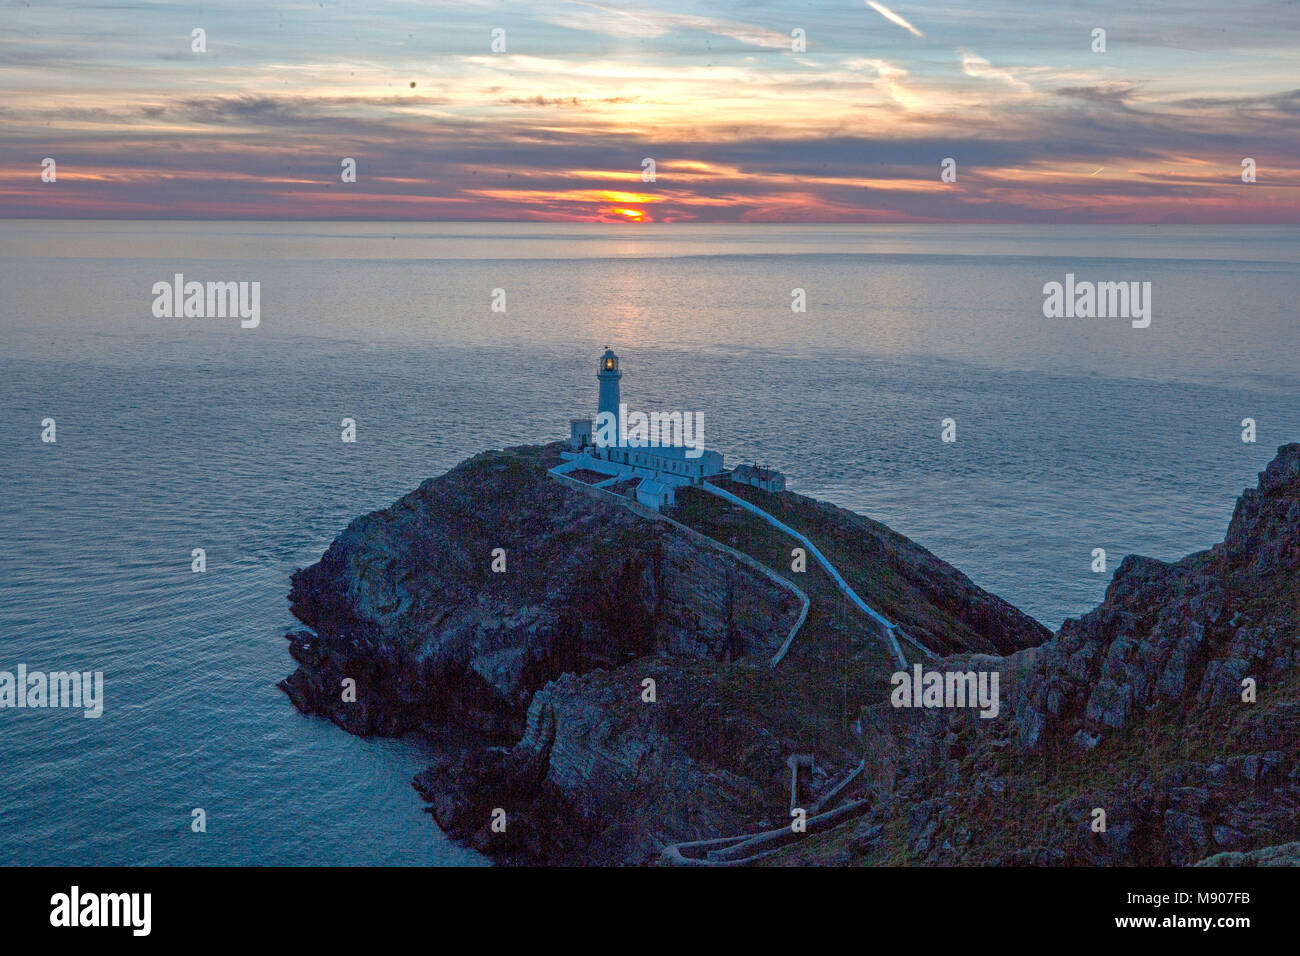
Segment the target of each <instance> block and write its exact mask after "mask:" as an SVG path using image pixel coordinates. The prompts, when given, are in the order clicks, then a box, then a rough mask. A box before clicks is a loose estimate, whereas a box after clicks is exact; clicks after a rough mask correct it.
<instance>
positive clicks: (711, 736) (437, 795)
mask: <svg viewBox="0 0 1300 956" xmlns="http://www.w3.org/2000/svg"><path fill="white" fill-rule="evenodd" d="M719 666H722V665H717V664H712V663H709V662H699V663H698V664H694V665H689V666H685V667H683V666H680V665H679V664H678V663H677V662H671V663H670V662H668V661H666V660H658V661H644V662H640V665H639V666H629V667H625V668H620V669H618V670H612V671H610V670H598V671H593V672H590V673H588V674H585V675H583V676H581V677H579V676H577V675H575V674H565V675H563V676H562V677H560V678H559V679H557V680H555V681H552V682H551V683H549V684H547V685H546V686H545V687H544V688H542V689H541V690H539V691H538V692H537V693H536V694H535V695H534V697H533V700H532V704H531V705H530V707H529V711H528V720H527V725H526V729H525V732H524V735H523V737H522V738H521V740H520V742H519V743H518V744H517V745H516V746H515V747H513V748H511V749H509V750H506V749H501V748H498V749H495V750H488V751H472V752H470V753H468V754H465V755H461V756H457V757H444V758H441V759H439V760H438V761H437V762H435V764H434V765H433V766H431V767H430V768H429V769H428V770H426V771H424V772H423V773H422V774H420V776H419V777H418V778H417V780H416V788H417V789H418V790H419V791H420V792H421V793H422V794H423V795H424V796H425V798H426V799H427V800H428V801H429V802H430V809H431V811H432V812H433V814H434V817H435V819H436V820H437V822H438V825H439V826H440V827H442V828H443V829H444V830H445V831H447V832H448V833H450V834H452V835H453V836H456V837H458V838H460V839H463V840H465V841H467V842H468V843H469V844H470V845H471V846H473V847H475V848H476V849H479V850H481V851H483V852H486V853H489V854H492V855H493V856H497V857H499V858H503V859H506V860H509V861H514V860H521V861H522V860H530V861H538V860H544V861H546V862H549V863H562V864H599V865H609V864H624V863H648V862H651V861H653V860H654V859H655V858H656V857H657V856H658V854H659V852H660V850H661V849H662V848H663V847H664V846H665V845H666V844H669V843H674V842H679V841H683V840H690V839H701V838H704V837H709V836H715V835H717V834H719V833H723V834H725V833H731V832H737V831H740V830H744V829H745V828H747V827H748V826H750V825H751V824H752V823H753V821H754V820H756V819H758V818H759V817H761V816H762V815H764V814H765V813H768V812H770V811H771V810H772V807H773V799H772V798H773V795H774V794H780V793H781V792H782V786H783V784H784V780H783V779H782V778H781V775H780V773H779V769H780V768H783V754H782V750H781V744H782V741H781V740H779V739H778V738H776V737H774V736H773V735H771V734H768V733H766V732H765V728H764V727H763V726H761V724H760V723H759V722H757V721H754V720H752V719H751V717H750V716H749V715H746V714H744V713H741V712H736V713H733V714H731V715H725V716H724V715H723V714H721V710H722V709H723V705H721V704H720V702H719V701H718V700H717V699H716V697H714V695H713V693H712V682H713V681H714V680H715V679H716V674H715V672H714V670H715V668H717V667H719ZM643 674H648V675H653V678H654V679H655V680H656V681H657V685H658V686H657V691H658V694H659V695H661V696H662V699H663V700H664V701H670V702H671V703H669V704H652V703H647V702H645V701H644V700H643V699H642V698H641V696H640V680H641V676H642V675H643ZM742 742H743V744H742ZM741 745H743V746H744V747H745V757H746V759H745V766H744V768H743V770H744V771H745V772H738V770H737V769H734V768H732V767H727V766H723V765H722V764H723V763H724V762H726V761H724V760H723V759H720V758H722V756H723V755H724V754H725V753H726V752H727V751H728V750H729V749H730V748H732V747H733V746H741ZM498 808H499V809H501V810H504V811H505V814H506V819H507V821H508V825H507V826H506V828H505V829H504V830H503V831H502V830H494V829H493V827H492V825H491V821H492V811H493V810H495V809H498Z"/></svg>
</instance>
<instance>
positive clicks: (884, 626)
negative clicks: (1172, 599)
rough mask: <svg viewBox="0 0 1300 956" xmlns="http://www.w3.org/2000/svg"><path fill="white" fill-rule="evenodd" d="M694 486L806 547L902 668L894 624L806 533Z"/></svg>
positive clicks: (736, 499) (734, 498)
mask: <svg viewBox="0 0 1300 956" xmlns="http://www.w3.org/2000/svg"><path fill="white" fill-rule="evenodd" d="M696 487H697V488H702V489H703V490H704V491H707V492H708V493H709V494H711V495H716V496H717V497H719V498H721V499H723V500H724V501H729V502H731V503H732V504H733V505H736V506H737V507H739V508H744V509H745V510H746V511H748V512H750V513H752V514H755V515H757V516H758V517H760V518H762V519H763V520H764V521H766V522H767V523H768V524H770V525H771V526H772V527H774V528H776V529H777V530H778V531H781V532H784V533H785V534H788V535H789V536H790V537H792V538H794V539H795V540H796V541H798V542H799V543H800V544H802V545H803V546H804V547H805V548H807V549H808V553H809V554H811V555H812V556H813V557H814V558H816V559H817V563H818V564H820V565H821V566H822V568H823V569H824V570H825V571H826V573H827V574H829V575H830V577H831V580H832V581H834V582H835V585H836V586H837V587H838V588H839V589H840V590H841V591H843V592H844V594H845V596H846V597H848V599H849V600H850V601H852V602H853V604H854V605H855V606H856V607H857V608H858V609H859V610H861V611H862V612H863V613H865V614H866V615H867V616H868V617H870V618H871V619H872V620H874V621H875V622H876V623H878V624H879V625H880V628H881V631H882V632H883V633H884V635H885V645H886V648H887V649H888V650H889V652H890V653H891V654H893V655H894V660H896V661H897V662H898V666H899V667H902V668H903V669H906V668H907V658H906V657H904V656H903V649H902V648H901V647H899V646H898V637H897V636H896V634H895V632H896V631H898V625H897V624H895V623H894V622H893V621H891V620H889V619H888V618H886V617H885V616H884V615H883V614H881V613H879V612H878V611H877V610H876V609H875V608H873V607H871V605H869V604H867V602H866V601H864V600H862V598H860V597H858V593H857V592H856V591H854V590H853V588H851V587H849V582H847V581H845V580H844V577H843V576H842V575H841V574H840V572H839V571H837V570H836V569H835V565H833V564H831V563H830V561H828V560H827V559H826V555H824V554H822V553H821V551H820V550H818V548H817V545H815V544H813V543H812V541H810V540H809V539H808V537H807V535H804V534H803V533H802V532H799V531H796V530H795V529H794V528H791V527H790V526H789V525H788V524H785V523H784V522H782V521H779V520H777V519H776V518H774V517H773V516H772V515H770V514H768V513H767V512H766V511H764V510H763V509H762V508H760V507H758V505H756V504H752V503H750V502H748V501H746V500H745V499H744V498H741V497H740V496H738V495H733V494H732V493H731V492H730V491H724V490H723V489H721V488H719V487H718V486H717V485H713V484H710V483H709V482H707V481H706V482H704V483H703V484H700V485H696ZM899 633H902V632H899ZM903 636H904V637H905V638H907V640H908V641H909V642H910V643H912V644H913V645H914V646H916V647H918V648H920V649H921V650H922V651H923V652H924V653H925V654H926V656H928V657H933V655H932V654H930V652H929V651H928V650H927V649H926V648H924V647H922V646H921V645H920V643H918V642H917V641H915V640H913V639H912V638H910V637H907V635H906V634H904V635H903Z"/></svg>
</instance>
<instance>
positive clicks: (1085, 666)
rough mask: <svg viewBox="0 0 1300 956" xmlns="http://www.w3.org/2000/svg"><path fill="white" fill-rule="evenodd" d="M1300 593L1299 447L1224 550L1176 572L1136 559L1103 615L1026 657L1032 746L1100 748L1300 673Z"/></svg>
mask: <svg viewBox="0 0 1300 956" xmlns="http://www.w3.org/2000/svg"><path fill="white" fill-rule="evenodd" d="M1298 589H1300V445H1286V446H1283V447H1282V448H1281V449H1279V453H1278V456H1277V458H1276V459H1275V460H1274V461H1273V462H1272V464H1270V465H1269V466H1268V468H1267V470H1265V471H1264V472H1263V473H1262V474H1261V475H1260V481H1259V487H1258V489H1250V490H1247V491H1246V492H1245V493H1244V494H1242V496H1241V498H1240V500H1239V501H1238V503H1237V507H1236V511H1235V512H1234V514H1233V517H1232V522H1231V524H1230V525H1229V528H1228V534H1227V537H1226V539H1225V541H1224V542H1223V544H1221V545H1218V546H1216V547H1215V548H1214V549H1212V550H1211V551H1206V552H1201V553H1199V554H1193V555H1190V556H1189V557H1187V558H1184V559H1183V560H1181V561H1178V562H1176V563H1174V564H1166V563H1164V562H1162V561H1156V560H1154V559H1152V558H1143V557H1137V556H1133V555H1130V556H1129V557H1127V558H1125V559H1124V561H1123V562H1122V563H1121V564H1120V566H1119V568H1118V569H1117V570H1116V571H1115V576H1114V578H1113V579H1112V580H1111V584H1110V587H1109V588H1108V589H1107V591H1106V598H1105V601H1104V602H1103V603H1102V605H1101V606H1100V607H1098V608H1097V609H1096V610H1095V611H1093V612H1091V613H1090V614H1087V615H1085V616H1084V617H1083V618H1080V619H1078V620H1069V621H1066V622H1065V623H1064V624H1063V625H1062V627H1061V631H1060V633H1059V634H1058V636H1057V638H1056V640H1054V641H1052V642H1050V643H1049V644H1047V645H1044V646H1043V647H1042V648H1038V649H1035V650H1032V651H1027V652H1025V653H1024V654H1023V655H1020V656H1019V657H1020V659H1019V661H1017V663H1018V664H1021V665H1023V667H1024V670H1025V679H1024V680H1023V681H1021V682H1020V683H1019V684H1018V688H1019V690H1020V693H1019V694H1018V695H1016V697H1015V698H1014V699H1013V702H1012V704H1013V708H1014V711H1015V714H1016V720H1017V722H1018V724H1019V727H1020V731H1021V734H1022V739H1023V740H1024V742H1025V743H1026V744H1027V745H1029V746H1030V747H1034V746H1038V745H1039V744H1040V743H1044V742H1045V741H1047V740H1050V739H1056V740H1059V739H1061V738H1064V737H1071V738H1077V739H1078V740H1079V741H1081V742H1082V741H1087V742H1089V745H1092V744H1095V742H1096V741H1097V740H1099V739H1101V738H1103V737H1105V736H1106V735H1108V734H1110V733H1113V732H1114V731H1117V730H1120V729H1122V728H1124V727H1125V726H1127V725H1128V724H1129V723H1130V721H1131V720H1132V719H1133V718H1134V716H1135V715H1137V714H1140V713H1143V712H1145V711H1146V710H1149V709H1150V708H1152V707H1155V706H1157V705H1160V704H1164V705H1169V706H1172V707H1176V708H1188V707H1204V706H1206V705H1217V704H1222V703H1225V702H1227V701H1230V700H1239V699H1240V695H1241V691H1242V685H1241V682H1242V679H1243V678H1246V677H1253V678H1254V679H1255V680H1256V682H1257V684H1265V683H1267V682H1268V681H1270V680H1275V679H1277V678H1278V677H1280V676H1281V675H1284V674H1286V673H1288V672H1289V671H1291V670H1293V669H1294V668H1295V666H1296V663H1297V659H1298V658H1300V623H1298V622H1297V619H1296V617H1295V614H1294V611H1295V608H1296V607H1297V601H1296V597H1297V590H1298ZM1288 612H1290V613H1288Z"/></svg>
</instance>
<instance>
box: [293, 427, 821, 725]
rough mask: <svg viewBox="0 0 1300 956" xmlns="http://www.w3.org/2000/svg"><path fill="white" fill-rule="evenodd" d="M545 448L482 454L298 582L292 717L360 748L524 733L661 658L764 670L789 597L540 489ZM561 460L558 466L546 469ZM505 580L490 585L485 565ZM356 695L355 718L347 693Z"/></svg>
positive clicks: (643, 522)
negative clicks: (500, 567)
mask: <svg viewBox="0 0 1300 956" xmlns="http://www.w3.org/2000/svg"><path fill="white" fill-rule="evenodd" d="M553 457H554V447H547V448H532V449H513V450H510V451H507V452H503V453H486V454H483V455H479V456H477V457H475V458H473V459H470V460H469V461H467V462H465V463H463V464H462V465H460V466H458V467H457V468H455V469H453V470H452V471H450V472H448V473H447V474H445V475H443V476H441V477H439V478H433V479H430V480H429V481H426V482H424V484H422V485H421V486H420V488H419V489H418V490H417V491H415V492H412V493H411V494H409V495H407V496H406V497H404V498H402V499H401V500H400V501H398V502H397V503H396V504H394V505H393V506H392V507H390V508H387V509H385V510H383V511H379V512H375V513H374V514H370V515H367V516H365V517H364V518H360V519H358V520H356V521H354V522H352V524H350V525H349V526H348V528H347V530H346V531H344V533H343V534H342V535H340V536H339V537H338V539H336V540H335V541H334V543H333V544H332V545H331V546H330V548H329V550H328V551H327V552H326V553H325V555H324V557H322V559H321V560H320V561H319V562H318V563H317V564H314V565H312V566H311V567H309V568H307V569H305V570H302V571H299V572H297V573H296V574H295V575H294V576H293V585H292V590H291V593H290V600H291V604H292V610H293V613H294V614H295V615H296V616H297V617H298V618H299V619H300V620H302V621H303V622H304V623H305V624H307V625H309V626H310V627H311V628H312V629H313V630H314V631H315V634H314V635H313V634H311V633H309V632H305V631H304V632H298V633H296V634H292V635H290V640H291V642H292V643H291V653H292V654H293V656H294V658H295V659H296V660H297V661H298V662H299V664H300V667H299V669H298V671H297V672H296V673H295V674H294V675H292V676H291V677H290V678H289V679H288V680H287V681H285V683H284V685H283V686H284V688H285V690H286V691H287V692H288V693H289V694H290V696H291V698H292V699H293V701H294V703H295V704H297V705H298V706H299V708H300V709H303V710H305V711H308V712H314V713H322V714H324V715H326V716H329V717H331V718H333V719H334V720H335V721H336V722H337V723H339V724H340V726H343V727H344V728H345V729H347V730H350V731H352V732H355V733H362V734H365V733H382V734H394V733H401V732H403V731H406V730H410V729H414V728H417V727H420V726H422V725H423V724H425V723H428V722H435V723H439V724H444V723H447V722H462V723H466V724H469V725H471V726H476V727H480V728H483V729H487V730H506V729H511V728H514V727H517V726H518V725H519V723H520V722H521V721H522V718H523V715H524V712H525V709H526V708H527V706H528V703H529V700H530V699H531V696H532V694H533V692H534V691H535V690H536V689H537V688H539V687H541V686H542V685H544V684H545V683H546V682H547V681H549V680H551V679H552V678H555V677H558V676H559V675H560V674H562V673H564V672H566V671H573V672H578V673H581V672H585V671H588V670H591V669H592V668H594V667H598V666H615V665H617V664H620V663H622V662H624V661H626V660H629V659H632V658H635V657H639V656H642V655H645V654H650V653H653V652H656V651H667V652H670V653H673V654H677V655H681V656H686V657H704V658H716V659H727V658H735V657H740V656H743V655H747V654H754V655H758V656H766V655H768V654H771V653H772V652H773V651H774V650H775V649H776V647H778V646H779V644H780V641H781V640H782V639H783V638H784V635H785V632H786V631H788V629H789V628H790V626H792V624H793V623H794V620H795V618H796V616H797V614H798V611H799V603H798V599H797V598H796V597H795V596H794V594H793V593H792V592H791V591H789V590H787V589H785V588H782V587H780V586H779V585H777V584H775V583H774V582H772V581H771V580H769V579H767V578H765V577H764V576H763V575H761V574H759V573H757V572H756V571H754V570H753V569H751V568H748V567H746V566H745V565H743V564H742V563H740V562H738V561H735V560H733V559H730V558H727V557H726V556H724V555H720V554H718V553H717V552H713V551H708V550H704V549H701V548H700V547H699V546H698V545H697V544H696V543H694V542H692V541H690V540H688V539H687V537H686V536H685V535H684V534H683V533H681V532H680V531H679V530H678V529H676V528H674V527H672V526H671V525H668V524H666V523H664V522H657V521H653V520H648V519H646V518H643V517H639V516H637V515H635V514H633V513H632V512H630V511H628V510H627V509H625V508H622V507H620V506H618V505H616V504H611V503H607V502H603V501H599V500H593V499H592V498H590V497H587V496H585V495H583V494H581V493H580V492H577V491H575V490H573V489H571V488H568V487H566V486H564V485H562V484H560V483H558V482H556V481H554V480H552V479H551V478H549V477H548V476H547V475H546V473H545V465H546V464H547V463H548V461H549V462H550V463H554V461H551V460H550V459H552V458H553ZM556 460H558V459H556ZM497 548H501V549H504V552H505V553H504V558H503V559H504V562H505V570H504V571H503V572H494V571H493V570H492V566H493V560H494V553H493V552H494V549H497ZM345 678H352V679H353V680H355V681H356V682H357V693H356V701H355V702H350V701H344V700H343V699H342V696H341V691H340V685H341V683H342V681H343V680H344V679H345Z"/></svg>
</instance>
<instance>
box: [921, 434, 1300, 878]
mask: <svg viewBox="0 0 1300 956" xmlns="http://www.w3.org/2000/svg"><path fill="white" fill-rule="evenodd" d="M969 663H970V666H975V667H985V668H987V667H990V666H994V667H997V668H998V669H999V670H1000V672H1001V674H1002V688H1003V698H1004V700H1003V704H1004V710H1003V718H1002V719H999V720H994V721H988V722H983V721H981V720H980V719H979V718H976V717H971V716H970V715H968V714H960V713H953V714H946V715H945V717H944V719H941V720H938V721H936V720H933V719H932V720H929V721H914V722H913V723H912V724H911V725H910V726H908V727H906V728H905V729H904V730H903V731H902V732H901V733H900V734H899V741H898V743H897V744H896V746H897V747H898V748H899V750H900V752H901V754H902V756H901V758H900V764H901V765H902V766H903V768H904V769H903V771H902V773H901V774H900V784H899V786H898V788H897V793H896V797H901V798H902V799H904V800H905V801H906V802H912V803H921V802H926V801H929V802H928V803H926V806H927V808H928V809H927V812H926V813H925V814H924V817H925V819H924V821H922V822H918V824H917V825H916V826H913V827H910V828H909V830H908V832H907V835H906V838H905V839H906V843H907V854H906V855H907V856H908V857H910V858H911V859H913V860H917V861H923V862H930V863H942V862H957V861H959V860H965V861H967V862H1002V863H1018V864H1043V863H1047V864H1104V865H1113V864H1134V863H1140V864H1148V865H1150V864H1158V865H1162V864H1174V865H1186V864H1192V863H1195V862H1197V861H1198V860H1201V859H1203V858H1205V857H1207V856H1209V855H1212V854H1215V853H1223V852H1227V851H1230V852H1232V853H1234V854H1237V857H1233V858H1224V859H1223V860H1220V861H1219V862H1221V863H1228V862H1233V861H1234V860H1235V861H1236V862H1247V863H1248V862H1249V861H1251V860H1254V859H1258V860H1259V861H1260V862H1264V861H1265V860H1266V859H1267V860H1272V859H1273V858H1272V857H1269V856H1268V855H1267V854H1253V855H1252V853H1251V851H1254V850H1258V849H1260V848H1262V847H1267V846H1269V845H1270V844H1274V843H1280V842H1283V841H1286V840H1295V839H1296V838H1297V837H1298V836H1300V699H1297V698H1300V679H1298V675H1297V671H1296V665H1297V663H1300V445H1295V444H1293V445H1286V446H1283V447H1282V448H1281V449H1279V452H1278V456H1277V458H1276V459H1275V460H1274V461H1273V462H1272V464H1270V465H1269V466H1268V468H1267V470H1266V471H1264V472H1263V473H1262V474H1261V475H1260V481H1259V486H1258V488H1256V489H1251V490H1248V491H1246V492H1245V493H1244V494H1243V495H1242V496H1241V498H1240V500H1239V502H1238V504H1237V507H1236V510H1235V512H1234V514H1233V518H1232V522H1231V524H1230V526H1229V529H1228V533H1227V537H1226V539H1225V541H1224V542H1223V543H1222V544H1220V545H1217V546H1216V547H1214V548H1213V549H1211V550H1209V551H1204V552H1200V553H1198V554H1193V555H1190V556H1188V557H1187V558H1184V559H1183V560H1181V561H1177V562H1174V563H1172V564H1166V563H1164V562H1161V561H1156V560H1152V559H1150V558H1143V557H1136V556H1130V557H1128V558H1126V559H1125V560H1124V561H1123V563H1122V564H1121V565H1120V566H1119V568H1118V569H1117V570H1116V572H1115V575H1114V578H1113V580H1112V581H1111V584H1110V587H1109V588H1108V589H1107V592H1106V597H1105V600H1104V602H1103V603H1102V604H1101V606H1099V607H1098V608H1097V609H1096V610H1094V611H1092V612H1091V613H1089V614H1087V615H1085V616H1084V617H1082V618H1080V619H1078V620H1071V621H1067V622H1065V624H1064V625H1063V626H1062V628H1061V631H1060V633H1059V634H1058V635H1057V636H1056V638H1054V639H1053V640H1052V641H1049V642H1048V643H1047V644H1045V645H1043V646H1041V647H1036V648H1031V649H1028V650H1024V651H1021V652H1019V653H1016V654H1014V655H1011V656H1009V657H1006V658H1002V659H1000V660H999V659H993V658H976V659H975V661H972V662H969ZM966 664H967V662H964V661H958V660H951V659H950V661H949V662H948V663H947V664H945V665H944V666H949V665H951V666H963V667H964V666H966ZM1244 678H1251V679H1253V681H1254V685H1255V693H1256V697H1255V698H1253V702H1252V701H1251V700H1246V699H1243V692H1245V691H1246V690H1247V688H1246V687H1244V686H1243V679H1244ZM1007 755H1011V756H1010V759H1008V757H1007ZM1026 768H1028V770H1027V769H1026ZM1016 788H1020V789H1022V790H1023V789H1025V788H1033V789H1035V790H1038V791H1041V793H1040V794H1039V795H1038V796H1037V797H1036V798H1035V799H1034V800H1029V801H1025V802H1022V803H1021V804H1020V805H1019V806H1017V805H1014V804H1012V805H1008V804H1007V803H1006V801H1007V800H1013V801H1014V800H1015V799H1016V794H1015V792H1014V791H1015V790H1016ZM1097 809H1102V810H1104V811H1105V815H1106V819H1105V829H1104V830H1100V831H1099V830H1096V829H1094V826H1093V823H1094V813H1095V811H1096V810H1097ZM1017 817H1020V818H1022V819H1023V818H1026V817H1028V818H1030V819H1033V820H1034V821H1035V822H1036V823H1037V825H1036V826H1034V827H1029V828H1023V827H1020V826H1019V823H1020V820H1017V819H1016V818H1017ZM1292 855H1293V854H1292ZM1238 858H1239V859H1238Z"/></svg>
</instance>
